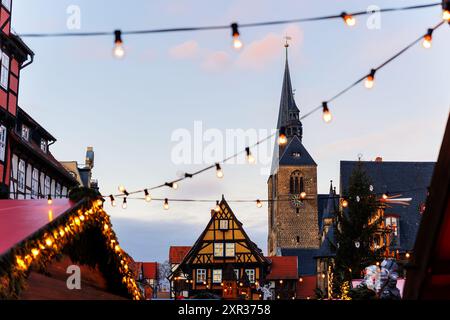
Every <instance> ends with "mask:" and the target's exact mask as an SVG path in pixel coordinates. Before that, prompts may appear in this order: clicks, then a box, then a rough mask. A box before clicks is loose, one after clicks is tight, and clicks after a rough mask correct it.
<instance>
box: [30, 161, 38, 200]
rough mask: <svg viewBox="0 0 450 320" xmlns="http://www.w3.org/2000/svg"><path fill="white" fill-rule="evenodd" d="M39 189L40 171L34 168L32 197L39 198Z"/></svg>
mask: <svg viewBox="0 0 450 320" xmlns="http://www.w3.org/2000/svg"><path fill="white" fill-rule="evenodd" d="M38 187H39V171H38V169H36V168H34V169H33V173H32V175H31V197H32V198H33V199H36V198H37V197H38Z"/></svg>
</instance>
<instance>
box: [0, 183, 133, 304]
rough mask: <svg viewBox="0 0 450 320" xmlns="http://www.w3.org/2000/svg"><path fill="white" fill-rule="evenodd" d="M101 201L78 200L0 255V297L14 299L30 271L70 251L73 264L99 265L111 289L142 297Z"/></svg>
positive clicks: (44, 267) (76, 196)
mask: <svg viewBox="0 0 450 320" xmlns="http://www.w3.org/2000/svg"><path fill="white" fill-rule="evenodd" d="M83 191H85V190H83ZM82 194H83V192H81V190H78V191H74V193H71V195H72V197H73V199H75V198H80V197H81V195H82ZM91 196H92V194H91ZM100 201H101V200H100V198H98V197H96V198H92V197H90V198H83V199H81V200H80V201H79V202H78V203H77V204H76V205H75V206H74V207H72V208H71V209H69V210H68V211H66V212H65V213H64V214H62V215H60V216H59V217H57V218H56V219H54V220H53V221H51V222H50V223H48V224H47V225H45V226H44V227H43V228H41V229H39V230H37V231H36V232H35V233H34V234H32V235H31V236H29V237H28V238H26V239H24V240H23V241H21V242H20V243H18V244H17V245H15V246H14V247H13V248H11V249H10V250H9V251H7V252H6V253H4V254H3V255H1V256H0V299H18V298H19V297H20V293H21V291H22V290H23V289H24V288H25V286H26V282H27V278H28V275H29V273H30V272H31V271H38V272H43V271H45V270H46V268H47V266H48V265H49V264H50V263H51V261H52V260H53V259H55V258H57V257H59V256H62V255H67V256H69V257H70V259H71V260H72V261H73V262H75V263H80V264H86V265H88V266H91V267H98V269H99V270H100V272H102V273H103V275H104V276H105V278H106V282H107V286H108V290H109V291H110V292H111V293H113V294H117V295H121V296H124V297H128V298H133V299H141V298H142V296H141V293H140V291H139V289H138V288H137V285H136V283H135V281H134V277H133V274H132V272H131V270H130V269H129V267H128V263H129V262H130V261H131V258H130V257H129V256H128V255H127V254H126V253H125V252H123V251H122V249H121V248H120V246H119V245H118V241H117V238H116V235H115V233H114V231H113V230H112V228H111V223H110V220H109V216H108V215H107V214H106V212H105V211H103V208H102V205H101V202H100Z"/></svg>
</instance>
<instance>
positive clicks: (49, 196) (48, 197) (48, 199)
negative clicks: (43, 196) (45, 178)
mask: <svg viewBox="0 0 450 320" xmlns="http://www.w3.org/2000/svg"><path fill="white" fill-rule="evenodd" d="M47 203H48V204H52V203H53V200H52V196H51V195H50V194H49V195H48V196H47Z"/></svg>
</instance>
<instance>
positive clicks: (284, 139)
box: [278, 127, 287, 146]
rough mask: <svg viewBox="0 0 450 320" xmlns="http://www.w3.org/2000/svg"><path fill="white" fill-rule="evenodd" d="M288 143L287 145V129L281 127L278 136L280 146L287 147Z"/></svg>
mask: <svg viewBox="0 0 450 320" xmlns="http://www.w3.org/2000/svg"><path fill="white" fill-rule="evenodd" d="M286 143H287V137H286V128H285V127H281V128H280V132H279V135H278V144H279V145H281V146H282V145H285V144H286Z"/></svg>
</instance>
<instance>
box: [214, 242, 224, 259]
mask: <svg viewBox="0 0 450 320" xmlns="http://www.w3.org/2000/svg"><path fill="white" fill-rule="evenodd" d="M214 257H223V243H222V242H216V243H214Z"/></svg>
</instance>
